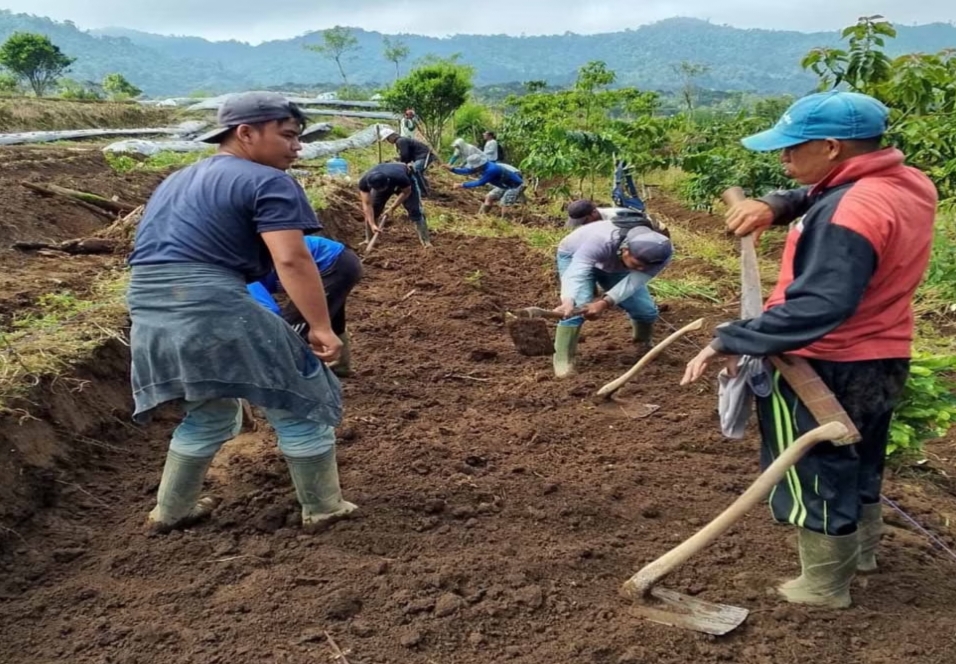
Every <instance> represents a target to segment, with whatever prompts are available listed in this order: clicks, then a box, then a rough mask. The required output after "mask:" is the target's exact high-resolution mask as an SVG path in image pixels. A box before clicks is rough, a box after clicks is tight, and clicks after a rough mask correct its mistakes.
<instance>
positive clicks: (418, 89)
mask: <svg viewBox="0 0 956 664" xmlns="http://www.w3.org/2000/svg"><path fill="white" fill-rule="evenodd" d="M473 75H474V70H472V68H471V67H468V66H466V65H460V64H457V63H455V62H452V61H448V60H445V61H437V62H434V63H433V64H429V65H425V66H423V67H419V68H417V69H413V70H412V71H411V72H409V74H408V75H407V76H405V77H404V78H400V79H398V80H397V81H395V84H394V85H392V86H391V87H390V88H388V89H387V90H386V91H385V92H384V93H383V94H382V103H383V104H384V105H385V106H386V108H388V109H389V110H392V111H395V112H396V113H401V112H402V111H404V110H405V109H406V108H414V109H415V113H417V114H418V118H419V120H420V121H421V124H422V133H424V134H425V138H427V139H428V142H429V143H431V144H432V146H433V147H434V148H435V149H436V150H438V149H441V135H442V131H443V130H444V129H445V125H446V124H447V123H448V121H449V120H450V119H451V117H452V116H453V115H454V114H455V111H457V110H458V109H459V108H461V106H462V105H463V104H464V103H465V102H466V101H468V93H469V92H471V87H472V76H473Z"/></svg>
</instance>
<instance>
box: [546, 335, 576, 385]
mask: <svg viewBox="0 0 956 664" xmlns="http://www.w3.org/2000/svg"><path fill="white" fill-rule="evenodd" d="M580 336H581V326H580V325H579V326H577V327H571V326H566V325H558V327H557V329H556V330H555V333H554V356H553V358H552V361H553V364H554V375H555V377H557V378H567V377H568V376H571V375H573V374H574V372H575V369H574V361H575V359H576V357H577V354H578V338H579V337H580Z"/></svg>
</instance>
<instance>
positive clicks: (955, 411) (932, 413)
mask: <svg viewBox="0 0 956 664" xmlns="http://www.w3.org/2000/svg"><path fill="white" fill-rule="evenodd" d="M954 371H956V356H953V355H927V354H922V353H916V354H914V356H913V359H912V361H911V364H910V375H909V378H908V379H907V381H906V387H905V390H904V393H903V399H902V402H901V404H900V405H899V407H898V408H897V409H896V412H895V413H894V416H893V422H892V423H891V425H890V441H889V445H888V447H887V454H888V455H892V454H918V453H919V452H921V451H922V449H923V444H924V443H925V442H926V441H928V440H933V439H935V438H941V437H942V436H945V435H946V433H947V431H949V428H950V427H951V426H952V424H953V422H954V421H956V395H954V393H953V390H954V389H956V382H954V380H953V372H954Z"/></svg>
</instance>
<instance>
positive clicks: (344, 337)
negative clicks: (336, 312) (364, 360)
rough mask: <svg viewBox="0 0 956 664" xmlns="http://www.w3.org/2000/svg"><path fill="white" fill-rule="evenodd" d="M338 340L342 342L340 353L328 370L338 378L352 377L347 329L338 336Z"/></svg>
mask: <svg viewBox="0 0 956 664" xmlns="http://www.w3.org/2000/svg"><path fill="white" fill-rule="evenodd" d="M339 340H341V342H342V352H341V353H339V359H337V360H336V361H335V362H332V363H331V364H330V365H329V368H330V369H331V370H332V373H334V374H335V375H336V376H338V377H339V378H347V377H349V376H351V375H352V340H351V339H350V338H349V331H348V329H347V328H346V330H345V332H343V333H342V334H341V335H339Z"/></svg>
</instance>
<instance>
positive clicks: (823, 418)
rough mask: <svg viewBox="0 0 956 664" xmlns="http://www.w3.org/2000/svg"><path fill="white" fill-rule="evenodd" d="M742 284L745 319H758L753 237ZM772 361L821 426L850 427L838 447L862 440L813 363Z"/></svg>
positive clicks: (744, 249)
mask: <svg viewBox="0 0 956 664" xmlns="http://www.w3.org/2000/svg"><path fill="white" fill-rule="evenodd" d="M722 198H723V201H724V203H726V204H727V206H731V205H733V204H735V203H737V202H739V201H741V200H744V199H745V198H746V196H745V194H744V190H743V189H741V188H740V187H731V188H730V189H728V190H727V191H725V192H724V194H723V196H722ZM740 282H741V294H740V314H741V317H743V318H745V319H747V318H756V317H757V316H759V315H760V312H761V311H762V310H763V297H762V296H761V294H760V272H759V269H758V266H757V250H756V248H755V246H754V238H753V235H745V236H743V237H742V238H740ZM769 359H770V362H771V363H772V364H773V366H774V367H775V368H776V369H777V371H779V372H780V375H782V376H783V378H784V380H786V381H787V383H788V384H789V385H790V387H791V388H792V389H793V391H794V392H795V393H796V394H797V396H798V397H800V401H801V402H803V405H804V406H806V408H807V410H808V411H810V414H811V415H813V417H814V419H815V420H816V421H817V423H818V424H826V423H827V422H839V423H840V424H842V425H843V426H844V427H845V428H846V431H847V433H846V434H845V435H844V436H843V437H841V438H840V439H839V440H834V441H833V443H834V444H836V445H850V444H852V443H858V442H859V441H860V432H859V431H857V428H856V425H854V424H853V421H852V420H851V419H850V416H849V415H847V413H846V411H845V410H844V409H843V406H841V405H840V402H839V401H837V398H836V397H835V396H834V395H833V392H831V391H830V388H828V387H827V386H826V385H825V384H824V383H823V381H822V380H821V379H820V376H819V375H817V372H816V371H814V369H813V367H812V366H810V363H809V362H807V361H806V360H805V359H803V358H802V357H799V356H797V355H774V356H772V357H770V358H769Z"/></svg>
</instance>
